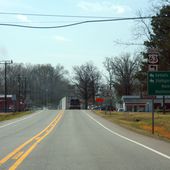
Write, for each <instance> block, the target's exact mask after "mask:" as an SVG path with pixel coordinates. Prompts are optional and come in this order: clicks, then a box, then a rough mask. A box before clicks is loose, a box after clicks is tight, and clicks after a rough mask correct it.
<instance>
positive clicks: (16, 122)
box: [0, 110, 42, 129]
mask: <svg viewBox="0 0 170 170" xmlns="http://www.w3.org/2000/svg"><path fill="white" fill-rule="evenodd" d="M41 112H42V110H41V111H38V112H37V113H36V114H33V115H30V116H28V117H25V118H23V119H19V120H16V121H14V122H11V123H8V124H5V125H2V126H0V129H1V128H4V127H6V126H9V125H13V124H16V123H18V122H21V121H23V120H25V119H29V118H31V117H33V116H35V115H37V114H38V113H41Z"/></svg>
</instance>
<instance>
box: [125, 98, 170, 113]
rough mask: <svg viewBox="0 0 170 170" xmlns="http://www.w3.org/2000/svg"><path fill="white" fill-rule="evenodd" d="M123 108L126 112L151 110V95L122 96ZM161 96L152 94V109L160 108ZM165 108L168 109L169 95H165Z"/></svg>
mask: <svg viewBox="0 0 170 170" xmlns="http://www.w3.org/2000/svg"><path fill="white" fill-rule="evenodd" d="M122 102H123V109H124V110H125V111H127V112H151V111H152V96H144V97H142V98H141V97H140V96H122ZM162 108H163V96H154V109H155V110H162ZM165 108H166V110H170V96H165Z"/></svg>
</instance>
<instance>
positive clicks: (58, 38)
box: [54, 36, 70, 43]
mask: <svg viewBox="0 0 170 170" xmlns="http://www.w3.org/2000/svg"><path fill="white" fill-rule="evenodd" d="M54 39H55V41H56V42H59V43H64V42H70V40H69V39H67V38H65V37H63V36H55V37H54Z"/></svg>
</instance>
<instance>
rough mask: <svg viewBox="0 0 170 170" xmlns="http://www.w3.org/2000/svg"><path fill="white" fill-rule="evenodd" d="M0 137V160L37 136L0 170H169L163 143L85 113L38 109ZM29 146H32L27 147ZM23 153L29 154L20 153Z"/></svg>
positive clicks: (2, 130)
mask: <svg viewBox="0 0 170 170" xmlns="http://www.w3.org/2000/svg"><path fill="white" fill-rule="evenodd" d="M51 122H52V123H51ZM8 123H9V122H8ZM48 125H49V126H48ZM3 126H4V124H3ZM0 127H1V125H0ZM46 127H48V128H46ZM49 127H50V128H51V130H50V129H49ZM44 129H46V130H44ZM43 130H44V132H43V133H42V134H41V135H39V136H38V135H37V134H38V133H40V132H42V131H43ZM48 132H50V133H48ZM0 135H2V137H1V140H2V143H1V142H0V148H1V150H2V152H0V159H1V161H2V160H3V159H4V158H5V157H6V156H8V155H9V154H10V153H11V152H12V153H13V151H14V150H15V149H16V148H18V147H19V146H22V144H23V143H24V142H26V141H28V140H29V139H31V138H33V137H34V136H36V135H37V136H36V137H34V143H29V145H28V146H26V148H24V149H23V150H20V152H17V154H16V155H13V159H16V160H17V161H18V163H16V164H15V165H17V166H12V165H13V162H15V161H14V160H8V163H4V164H2V165H1V166H0V169H9V168H10V167H11V169H15V168H16V169H19V170H28V169H29V170H87V169H88V170H104V169H106V170H151V169H153V170H169V169H170V144H169V143H166V142H163V141H159V140H156V139H152V138H149V137H145V136H142V135H138V134H136V133H133V132H131V131H128V130H126V129H124V128H121V127H119V126H117V125H114V124H112V123H110V122H107V121H106V120H103V119H102V118H100V117H98V116H96V115H94V114H93V113H91V112H90V111H82V110H66V111H64V114H63V112H62V111H51V110H46V111H42V112H41V113H37V114H36V115H35V116H34V117H31V118H28V119H25V120H23V121H20V122H18V123H16V124H11V126H10V125H9V126H5V127H4V128H0ZM38 141H39V142H38ZM32 142H33V141H32ZM33 144H35V145H36V147H34V148H32V150H30V148H31V146H33ZM152 146H153V147H152ZM26 151H30V152H28V153H27V154H25V152H26ZM24 154H25V157H24ZM22 158H24V159H22ZM19 160H20V161H19ZM17 161H16V162H17ZM1 163H2V162H1Z"/></svg>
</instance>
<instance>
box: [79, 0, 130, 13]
mask: <svg viewBox="0 0 170 170" xmlns="http://www.w3.org/2000/svg"><path fill="white" fill-rule="evenodd" d="M78 7H79V8H81V9H82V10H84V11H91V12H114V13H116V14H123V13H125V12H126V11H127V10H128V9H130V7H128V6H124V5H115V4H113V3H111V2H107V1H103V2H87V1H81V2H80V3H78Z"/></svg>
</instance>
